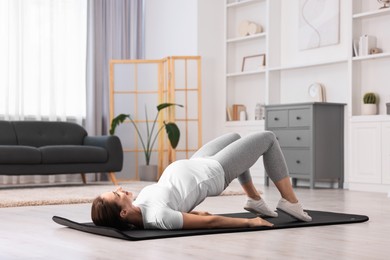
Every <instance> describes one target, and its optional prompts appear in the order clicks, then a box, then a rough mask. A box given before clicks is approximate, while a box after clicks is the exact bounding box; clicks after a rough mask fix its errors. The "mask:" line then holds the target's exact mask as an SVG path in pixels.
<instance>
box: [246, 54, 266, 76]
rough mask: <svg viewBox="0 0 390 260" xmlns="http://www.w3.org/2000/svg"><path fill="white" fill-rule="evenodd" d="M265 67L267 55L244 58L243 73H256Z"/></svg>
mask: <svg viewBox="0 0 390 260" xmlns="http://www.w3.org/2000/svg"><path fill="white" fill-rule="evenodd" d="M264 67H265V53H262V54H256V55H250V56H245V57H244V58H242V66H241V71H242V72H245V71H256V70H260V69H262V68H264Z"/></svg>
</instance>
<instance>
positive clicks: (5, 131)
mask: <svg viewBox="0 0 390 260" xmlns="http://www.w3.org/2000/svg"><path fill="white" fill-rule="evenodd" d="M12 144H17V139H16V135H15V131H14V127H13V126H12V124H11V122H8V121H0V145H12Z"/></svg>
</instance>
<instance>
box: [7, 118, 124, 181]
mask: <svg viewBox="0 0 390 260" xmlns="http://www.w3.org/2000/svg"><path fill="white" fill-rule="evenodd" d="M122 165H123V150H122V145H121V142H120V140H119V138H118V137H117V136H88V134H87V132H86V131H85V129H84V128H83V127H81V126H79V125H77V124H74V123H68V122H47V121H0V175H51V174H65V173H66V174H67V173H78V174H81V176H82V180H83V182H84V183H85V182H86V179H85V173H93V172H108V173H109V177H110V179H111V181H112V182H113V183H114V184H117V181H116V178H115V173H114V172H116V171H120V170H121V169H122Z"/></svg>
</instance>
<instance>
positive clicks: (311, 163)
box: [265, 103, 344, 188]
mask: <svg viewBox="0 0 390 260" xmlns="http://www.w3.org/2000/svg"><path fill="white" fill-rule="evenodd" d="M265 111H266V112H265V113H266V119H265V129H266V130H268V131H272V132H274V133H275V135H276V137H277V139H278V141H279V144H280V146H281V149H282V152H283V155H284V157H285V159H286V162H287V166H288V169H289V172H290V177H291V178H292V182H293V185H294V186H296V185H297V180H299V179H305V180H309V182H310V188H314V187H315V183H316V182H317V181H330V182H334V181H337V182H338V184H339V188H342V186H343V182H344V178H343V177H344V104H337V103H300V104H283V105H268V106H266V107H265ZM265 183H266V185H268V184H269V178H268V176H267V175H265Z"/></svg>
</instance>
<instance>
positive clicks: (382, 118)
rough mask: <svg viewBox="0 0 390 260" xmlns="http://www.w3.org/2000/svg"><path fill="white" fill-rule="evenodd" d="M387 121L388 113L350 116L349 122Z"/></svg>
mask: <svg viewBox="0 0 390 260" xmlns="http://www.w3.org/2000/svg"><path fill="white" fill-rule="evenodd" d="M384 121H385V122H387V121H390V115H370V116H364V115H360V116H352V117H351V122H356V123H357V122H384Z"/></svg>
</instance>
